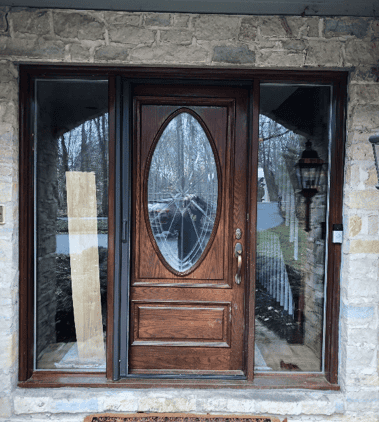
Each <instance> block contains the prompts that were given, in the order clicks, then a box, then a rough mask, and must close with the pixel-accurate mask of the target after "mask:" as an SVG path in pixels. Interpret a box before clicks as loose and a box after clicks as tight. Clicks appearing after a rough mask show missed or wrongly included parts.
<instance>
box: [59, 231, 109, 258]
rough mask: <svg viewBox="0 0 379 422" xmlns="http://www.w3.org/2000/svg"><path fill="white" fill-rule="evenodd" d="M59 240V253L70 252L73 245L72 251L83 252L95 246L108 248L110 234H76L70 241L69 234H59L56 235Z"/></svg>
mask: <svg viewBox="0 0 379 422" xmlns="http://www.w3.org/2000/svg"><path fill="white" fill-rule="evenodd" d="M56 240H57V248H56V253H57V254H66V255H68V254H69V253H70V247H69V245H70V246H71V253H81V252H83V251H84V250H85V249H89V248H93V247H96V248H97V247H98V246H99V247H100V248H107V247H108V235H107V234H98V235H95V234H86V235H81V234H74V235H71V239H70V243H69V239H68V234H58V235H57V236H56Z"/></svg>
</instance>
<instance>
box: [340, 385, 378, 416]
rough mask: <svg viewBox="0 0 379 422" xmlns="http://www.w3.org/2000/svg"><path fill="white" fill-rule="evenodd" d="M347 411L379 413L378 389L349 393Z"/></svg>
mask: <svg viewBox="0 0 379 422" xmlns="http://www.w3.org/2000/svg"><path fill="white" fill-rule="evenodd" d="M346 410H347V411H352V412H362V411H363V412H365V411H367V410H370V411H372V412H374V411H376V412H378V411H379V392H378V389H377V388H372V389H371V390H369V389H364V390H363V389H361V390H360V391H352V392H347V394H346Z"/></svg>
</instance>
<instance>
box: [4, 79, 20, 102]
mask: <svg viewBox="0 0 379 422" xmlns="http://www.w3.org/2000/svg"><path fill="white" fill-rule="evenodd" d="M1 100H7V101H15V102H16V101H17V100H18V87H17V85H16V84H14V83H2V82H1V80H0V101H1Z"/></svg>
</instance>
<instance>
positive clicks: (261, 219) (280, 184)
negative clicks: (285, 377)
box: [255, 84, 331, 372]
mask: <svg viewBox="0 0 379 422" xmlns="http://www.w3.org/2000/svg"><path fill="white" fill-rule="evenodd" d="M330 94H331V93H330V87H328V86H309V85H307V86H304V85H284V84H283V85H279V84H263V85H262V86H261V100H260V116H259V153H258V189H257V191H258V198H257V209H258V218H257V274H256V333H255V335H256V344H257V348H258V351H259V356H260V357H261V358H262V366H261V368H260V369H261V370H264V371H306V372H313V371H316V372H319V371H321V370H322V356H323V337H324V328H323V327H324V298H325V293H324V291H325V278H326V276H325V264H326V241H327V239H326V233H327V230H326V229H327V227H326V224H327V211H328V210H327V203H328V201H327V200H328V186H329V179H328V173H327V171H326V170H327V164H326V163H328V162H329V139H330V137H329V120H330ZM308 156H309V157H311V156H312V157H313V158H312V157H311V158H309V157H308ZM304 157H305V158H304ZM307 157H308V158H307ZM315 157H316V158H315ZM299 160H300V161H299ZM323 163H324V164H323ZM312 165H313V166H314V168H312V167H311V166H312ZM302 167H304V168H302ZM299 170H304V171H306V172H307V175H308V173H310V174H313V173H312V172H313V171H314V172H315V174H316V170H317V171H318V173H317V177H313V178H312V177H310V178H309V182H308V184H309V188H308V187H307V186H305V188H304V184H303V186H302V185H301V182H302V181H303V179H304V178H305V177H306V176H307V175H301V174H299V173H300V172H299ZM320 170H321V171H320ZM298 176H302V177H298ZM307 180H308V179H307ZM311 185H312V186H311ZM316 185H317V186H316Z"/></svg>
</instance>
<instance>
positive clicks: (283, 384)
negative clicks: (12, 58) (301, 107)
mask: <svg viewBox="0 0 379 422" xmlns="http://www.w3.org/2000/svg"><path fill="white" fill-rule="evenodd" d="M19 74H20V76H19V79H20V84H19V86H20V99H19V127H20V133H19V135H20V145H19V152H20V154H19V179H20V186H19V208H20V210H21V211H22V212H21V211H20V218H19V232H20V241H19V282H20V287H19V308H20V315H19V365H18V367H19V373H18V379H19V384H18V385H19V386H20V387H25V388H27V387H33V388H34V387H47V386H48V387H62V386H66V387H67V386H74V387H76V386H78V380H79V379H80V382H79V383H80V385H81V386H91V387H104V386H111V387H114V386H116V387H121V386H126V387H130V386H133V387H146V386H147V385H148V386H149V387H152V386H154V385H160V386H161V385H166V386H169V387H175V386H180V387H183V386H189V387H197V386H200V385H201V386H204V385H206V386H213V387H218V386H225V383H222V384H221V383H220V382H219V381H217V380H215V381H209V382H207V381H205V383H202V382H201V380H200V381H198V382H197V383H196V382H195V383H193V382H188V381H187V382H186V381H184V380H183V381H182V382H181V383H179V384H176V383H170V381H168V382H166V383H164V382H163V381H162V382H160V381H159V380H157V382H156V383H154V382H151V383H149V382H148V384H146V381H143V380H141V382H138V380H133V379H126V380H125V381H122V380H121V381H119V382H117V383H114V382H112V380H118V379H120V367H119V360H118V359H119V356H120V347H121V341H120V339H121V338H122V336H123V335H124V333H120V321H121V320H122V319H125V314H123V315H122V314H121V311H120V310H121V307H120V297H121V295H122V294H125V292H124V291H122V292H121V291H120V288H121V287H120V265H119V264H120V259H121V256H120V245H121V234H120V233H118V234H117V235H116V224H115V223H116V222H117V224H118V225H117V227H120V225H121V222H122V216H121V215H120V212H119V206H120V200H119V194H120V189H121V187H122V186H124V188H125V186H126V185H125V184H122V183H121V180H120V179H119V178H117V177H116V174H117V175H120V163H119V160H120V153H121V147H120V144H121V128H122V127H123V129H124V132H125V131H126V132H128V130H129V129H130V127H128V125H130V120H129V117H128V118H126V119H125V116H128V113H127V110H124V111H123V115H122V116H121V108H122V107H121V104H122V101H121V100H122V96H123V95H126V96H128V87H127V86H126V85H124V86H122V84H121V79H122V78H129V79H126V80H128V83H129V88H130V84H131V83H133V81H139V82H141V81H142V82H143V81H146V80H148V81H149V82H153V81H156V82H159V83H163V82H166V83H169V82H168V81H175V82H179V81H182V80H185V82H186V83H187V84H188V83H191V82H192V83H199V84H201V83H207V84H212V83H215V84H217V85H220V86H221V85H229V86H234V85H237V86H241V84H242V85H244V86H250V87H251V89H252V88H254V92H255V95H254V97H253V96H251V97H250V103H251V107H250V112H249V113H250V117H249V119H250V122H251V123H252V125H253V127H252V129H251V132H250V134H249V139H250V140H251V145H252V148H250V153H249V159H250V170H249V171H250V175H251V176H250V181H251V189H250V192H249V195H250V198H253V197H254V195H255V194H256V192H255V191H256V184H255V182H256V174H255V172H254V169H253V164H254V162H256V159H257V158H256V159H255V160H254V157H257V147H258V126H257V122H258V117H259V115H258V112H259V108H258V106H259V85H260V83H264V82H267V83H268V82H269V83H300V84H301V83H304V84H312V83H317V84H329V85H330V86H331V87H332V89H333V91H332V103H331V108H332V121H331V129H332V139H333V143H332V151H331V157H332V160H331V162H332V166H333V171H332V172H331V181H330V185H331V187H332V188H333V192H334V194H333V198H334V200H333V202H332V203H331V204H330V213H329V223H330V224H329V232H328V234H329V239H331V238H332V236H331V227H332V224H333V223H342V216H343V214H342V206H343V181H344V156H345V139H346V110H347V87H348V76H349V73H348V72H347V71H336V70H319V69H317V70H314V69H313V70H312V69H310V70H288V69H265V68H261V69H249V68H239V69H237V68H234V69H231V68H227V67H223V68H217V67H210V66H208V67H188V68H184V67H147V66H145V67H142V66H125V67H120V66H113V67H112V66H96V65H79V66H78V65H66V64H64V65H62V64H21V65H20V69H19ZM36 78H43V79H55V78H65V79H77V78H86V79H105V78H108V81H109V169H110V171H109V202H108V203H109V234H108V286H107V305H108V313H107V359H106V360H107V362H106V363H107V366H106V373H91V372H75V373H73V372H67V371H66V372H64V371H63V372H62V371H58V372H57V371H50V372H49V371H39V370H35V369H34V366H33V356H34V349H33V345H34V335H35V327H34V275H33V274H34V270H33V268H34V243H33V239H34V229H35V225H34V204H35V198H34V194H33V192H34V190H33V189H34V185H33V183H34V182H33V180H34V179H33V177H34V173H33V162H34V161H33V160H34V149H33V145H34V144H33V120H32V119H33V115H34V114H33V113H34V108H33V101H34V80H35V79H36ZM250 210H251V213H250V218H249V223H250V224H249V230H250V239H248V240H250V244H251V247H250V250H251V253H252V254H253V253H254V248H255V237H254V236H255V223H254V221H255V220H254V215H255V213H256V207H255V205H254V204H251V199H250ZM327 259H328V267H327V278H328V286H327V291H326V298H325V300H326V304H325V309H326V311H325V321H326V323H325V347H324V353H325V357H324V359H325V368H324V372H322V373H320V374H315V373H311V374H309V373H299V374H296V376H295V374H293V373H283V374H278V373H275V374H268V373H267V374H266V373H263V374H262V373H258V374H256V375H255V378H254V381H253V365H252V363H253V353H249V354H248V355H247V361H248V366H247V368H246V378H247V379H246V381H241V382H239V383H229V384H227V385H228V387H230V388H240V387H241V386H246V387H247V388H272V387H273V385H274V386H275V387H276V388H311V389H327V390H330V389H332V390H338V389H339V386H338V365H339V362H338V348H339V310H340V287H339V280H340V267H341V245H340V244H333V243H332V242H329V244H328V257H327ZM247 260H248V261H247V262H246V265H247V268H248V269H249V271H250V274H255V267H254V260H253V259H251V256H250V257H247ZM252 303H253V301H252V297H249V306H250V314H249V318H248V321H247V322H248V323H249V322H250V321H251V323H252V326H251V327H252V329H253V328H254V319H253V318H252V316H251V315H252V313H253V307H252V306H251V304H252ZM252 329H250V330H249V332H250V333H251V332H252ZM250 350H251V348H250ZM62 375H64V376H63V377H62ZM78 377H79V378H78ZM149 378H151V377H149Z"/></svg>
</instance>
